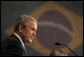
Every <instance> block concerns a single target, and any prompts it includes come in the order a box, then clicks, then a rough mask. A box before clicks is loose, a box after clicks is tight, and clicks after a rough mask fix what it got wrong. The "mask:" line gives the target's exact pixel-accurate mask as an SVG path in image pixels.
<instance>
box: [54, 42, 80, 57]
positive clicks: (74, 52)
mask: <svg viewBox="0 0 84 57" xmlns="http://www.w3.org/2000/svg"><path fill="white" fill-rule="evenodd" d="M55 45H58V46H59V45H63V46H65V47H67V48H68V49H69V50H70V51H71V52H72V53H73V54H74V55H76V56H78V55H77V54H76V53H75V52H74V51H72V50H71V49H70V48H69V47H68V46H66V45H65V44H61V43H58V42H56V43H55Z"/></svg>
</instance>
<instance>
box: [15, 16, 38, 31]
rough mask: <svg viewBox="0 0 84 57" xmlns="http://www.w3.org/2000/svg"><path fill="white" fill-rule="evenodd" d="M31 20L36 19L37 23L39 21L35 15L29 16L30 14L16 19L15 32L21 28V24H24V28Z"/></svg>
mask: <svg viewBox="0 0 84 57" xmlns="http://www.w3.org/2000/svg"><path fill="white" fill-rule="evenodd" d="M30 20H32V21H34V22H35V23H38V22H37V21H36V19H35V18H33V17H31V16H29V15H21V16H19V17H18V18H17V19H16V21H15V26H14V32H15V31H18V30H19V25H22V26H23V28H25V27H26V26H28V25H29V24H28V22H29V21H30Z"/></svg>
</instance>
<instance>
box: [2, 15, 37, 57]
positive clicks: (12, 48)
mask: <svg viewBox="0 0 84 57" xmlns="http://www.w3.org/2000/svg"><path fill="white" fill-rule="evenodd" d="M36 31H37V21H36V20H35V19H34V18H32V17H30V16H28V15H21V16H20V17H19V18H17V20H16V23H15V26H14V33H13V34H12V35H10V37H9V38H7V39H5V40H4V41H3V43H2V44H1V45H2V46H1V55H2V56H26V55H27V52H26V48H25V46H24V43H32V40H33V39H34V37H35V36H36Z"/></svg>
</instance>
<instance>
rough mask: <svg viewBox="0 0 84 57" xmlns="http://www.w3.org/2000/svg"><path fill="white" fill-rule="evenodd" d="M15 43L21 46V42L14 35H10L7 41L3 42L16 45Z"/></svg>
mask: <svg viewBox="0 0 84 57" xmlns="http://www.w3.org/2000/svg"><path fill="white" fill-rule="evenodd" d="M14 43H17V44H19V40H18V38H17V37H16V36H15V35H14V34H12V35H10V36H9V37H7V38H6V39H4V40H3V42H2V44H14Z"/></svg>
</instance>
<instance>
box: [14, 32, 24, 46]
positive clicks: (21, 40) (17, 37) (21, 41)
mask: <svg viewBox="0 0 84 57" xmlns="http://www.w3.org/2000/svg"><path fill="white" fill-rule="evenodd" d="M14 35H15V36H17V38H18V39H19V40H20V41H21V43H22V45H23V46H24V43H23V41H22V39H21V37H20V36H19V35H18V34H16V33H14Z"/></svg>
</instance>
